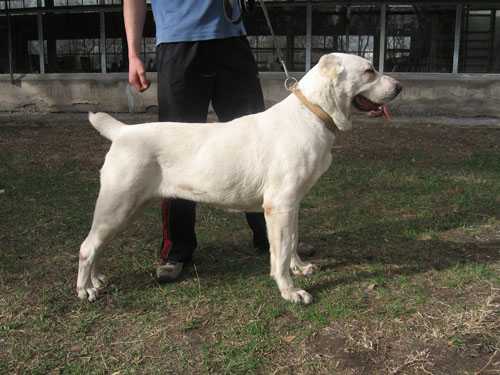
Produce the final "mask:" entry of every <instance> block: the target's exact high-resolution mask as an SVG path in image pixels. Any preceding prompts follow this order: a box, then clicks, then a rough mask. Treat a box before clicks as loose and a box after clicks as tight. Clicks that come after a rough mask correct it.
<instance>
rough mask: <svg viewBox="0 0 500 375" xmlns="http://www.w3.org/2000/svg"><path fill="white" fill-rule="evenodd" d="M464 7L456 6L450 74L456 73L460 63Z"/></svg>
mask: <svg viewBox="0 0 500 375" xmlns="http://www.w3.org/2000/svg"><path fill="white" fill-rule="evenodd" d="M463 8H464V6H463V5H462V4H460V5H457V10H456V15H455V44H454V46H453V69H452V73H453V74H457V73H458V65H459V62H460V39H461V37H462V18H463V17H462V14H463Z"/></svg>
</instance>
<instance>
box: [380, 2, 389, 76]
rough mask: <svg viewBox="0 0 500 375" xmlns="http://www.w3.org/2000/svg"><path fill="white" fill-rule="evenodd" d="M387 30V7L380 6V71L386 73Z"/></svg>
mask: <svg viewBox="0 0 500 375" xmlns="http://www.w3.org/2000/svg"><path fill="white" fill-rule="evenodd" d="M386 29H387V5H385V4H382V5H381V6H380V43H379V56H378V70H379V72H381V73H383V72H384V63H385V39H386Z"/></svg>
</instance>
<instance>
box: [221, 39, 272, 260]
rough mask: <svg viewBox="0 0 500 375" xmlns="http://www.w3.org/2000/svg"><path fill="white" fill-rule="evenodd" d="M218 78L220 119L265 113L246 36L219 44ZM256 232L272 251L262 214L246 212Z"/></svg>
mask: <svg viewBox="0 0 500 375" xmlns="http://www.w3.org/2000/svg"><path fill="white" fill-rule="evenodd" d="M216 48H217V54H216V72H217V75H216V81H215V92H214V96H213V99H212V104H213V107H214V110H215V112H216V113H217V116H218V117H219V119H220V121H230V120H233V119H235V118H237V117H241V116H244V115H249V114H252V113H257V112H262V111H263V110H264V109H265V108H264V97H263V95H262V88H261V86H260V81H259V76H258V69H257V65H256V63H255V59H254V57H253V54H252V50H251V49H250V45H249V44H248V41H247V39H246V38H245V37H241V38H228V39H221V40H218V41H217V44H216ZM246 218H247V222H248V225H249V226H250V228H251V229H252V232H253V244H254V247H255V248H256V249H257V250H259V251H260V252H268V251H269V242H268V239H267V231H266V223H265V219H264V214H263V213H260V212H259V213H257V212H249V213H246Z"/></svg>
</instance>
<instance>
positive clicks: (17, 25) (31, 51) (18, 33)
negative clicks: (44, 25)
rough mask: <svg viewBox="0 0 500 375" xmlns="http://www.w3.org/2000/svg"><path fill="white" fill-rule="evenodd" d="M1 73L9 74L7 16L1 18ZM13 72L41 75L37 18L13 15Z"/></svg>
mask: <svg viewBox="0 0 500 375" xmlns="http://www.w3.org/2000/svg"><path fill="white" fill-rule="evenodd" d="M0 19H1V21H0V36H1V40H0V49H1V50H2V52H1V53H0V73H9V55H8V31H7V16H4V17H0ZM10 24H11V38H12V71H13V72H14V73H40V48H39V46H38V29H37V22H36V16H32V15H30V16H24V15H11V16H10Z"/></svg>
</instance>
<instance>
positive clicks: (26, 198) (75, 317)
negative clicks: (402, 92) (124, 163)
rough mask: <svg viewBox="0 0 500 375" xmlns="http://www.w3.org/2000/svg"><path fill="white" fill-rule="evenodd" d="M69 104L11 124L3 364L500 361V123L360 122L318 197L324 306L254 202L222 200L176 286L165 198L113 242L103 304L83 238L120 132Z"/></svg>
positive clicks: (98, 367)
mask: <svg viewBox="0 0 500 375" xmlns="http://www.w3.org/2000/svg"><path fill="white" fill-rule="evenodd" d="M55 118H56V121H55V122H56V123H55V124H54V123H53V122H54V121H52V120H51V122H50V124H49V122H48V121H47V122H45V120H43V119H42V120H37V121H38V122H36V121H35V123H36V124H38V125H37V126H34V125H33V123H34V122H33V119H28V120H18V119H17V120H16V119H13V120H11V121H10V122H9V123H6V125H5V126H1V125H0V191H1V190H2V189H3V190H4V191H3V193H0V207H1V210H2V212H1V220H0V373H30V374H46V373H64V374H87V373H96V374H99V373H115V374H132V373H159V374H165V373H176V374H178V373H218V374H219V373H220V374H237V373H266V374H267V373H269V374H285V373H294V374H295V373H299V374H301V373H310V374H317V373H324V374H331V373H335V374H337V373H338V374H352V373H366V374H389V373H393V374H396V373H397V374H412V373H415V374H420V373H424V372H425V371H428V372H430V373H434V374H472V373H474V372H477V371H479V370H480V369H481V368H483V367H484V366H485V365H486V364H488V363H489V364H488V367H487V368H486V369H485V370H484V371H494V370H498V369H499V367H498V366H499V362H498V361H500V358H499V357H500V356H497V354H495V353H498V350H499V348H500V334H499V332H498V324H499V322H500V321H499V317H498V311H499V307H500V301H499V299H500V297H499V289H498V288H499V284H500V273H499V270H500V251H499V245H500V219H499V213H500V210H499V206H500V152H499V151H500V149H499V145H500V142H499V141H500V131H499V130H494V129H473V130H469V129H453V128H442V127H438V126H436V127H433V128H423V127H418V128H413V129H412V128H393V129H387V128H382V129H380V128H376V127H373V126H370V125H365V126H363V127H361V128H360V129H357V130H355V131H353V132H352V133H350V134H346V135H343V136H342V138H341V139H340V140H339V142H338V144H337V148H336V149H335V150H334V159H335V161H334V164H333V165H332V167H331V168H330V170H329V171H328V172H327V173H326V175H325V176H323V178H322V179H321V180H320V182H319V184H318V185H317V186H315V187H314V189H313V190H312V191H311V193H310V194H309V195H308V196H307V198H306V200H305V201H304V202H303V205H302V210H301V224H300V232H301V238H302V241H305V242H308V243H312V244H313V245H314V246H315V248H316V254H315V256H314V257H313V258H314V259H313V261H314V262H316V263H318V264H320V270H319V272H317V273H316V274H314V275H313V276H311V277H310V278H299V279H297V280H296V282H297V284H298V285H300V286H301V287H303V288H305V289H306V290H308V291H310V292H311V293H312V295H313V297H314V299H315V300H314V303H313V305H311V306H307V307H304V306H300V305H293V304H291V303H288V302H285V301H283V300H282V299H281V298H280V296H279V292H278V291H277V288H276V286H275V284H274V282H272V281H271V280H270V278H269V276H268V273H269V265H268V259H267V257H266V256H257V255H255V254H254V251H253V249H252V248H251V246H250V245H251V244H250V235H249V230H248V228H247V227H246V225H245V220H244V218H243V215H239V214H232V213H226V212H223V211H220V210H215V209H212V208H209V207H205V206H201V207H199V210H198V225H197V233H198V240H199V241H198V242H199V244H200V247H199V249H198V250H197V252H196V255H195V263H194V266H193V267H191V268H189V269H188V270H187V272H186V275H185V277H184V278H183V279H182V280H181V281H179V282H178V283H175V284H167V285H158V284H157V283H156V281H155V279H154V277H153V271H154V264H155V261H156V258H157V255H158V247H159V241H160V238H159V237H160V236H159V234H160V217H159V210H158V207H157V205H156V204H152V205H151V206H149V207H148V208H147V209H146V211H145V213H144V214H143V215H141V216H140V217H139V218H138V220H137V221H136V222H135V223H134V224H133V225H132V226H131V227H130V228H129V229H128V230H127V231H126V233H123V234H122V235H121V236H119V237H118V238H117V239H116V240H114V241H113V243H112V244H111V245H110V246H109V247H108V248H107V249H106V250H105V251H104V253H103V259H102V260H103V270H104V271H105V273H106V275H107V276H108V278H109V282H110V285H109V286H108V288H107V290H106V293H105V294H104V295H103V296H102V297H101V298H100V299H99V300H98V301H97V302H96V303H94V304H88V303H82V302H80V301H79V300H78V299H77V298H76V295H75V291H74V289H75V288H74V287H75V281H76V272H77V261H78V248H79V244H80V242H81V241H82V239H83V238H84V236H85V235H86V231H87V230H88V228H89V224H90V220H91V215H92V210H93V204H94V202H95V197H96V194H97V190H98V180H97V178H98V169H99V167H100V164H101V163H102V158H103V156H104V153H105V151H106V149H107V147H108V146H107V144H106V143H105V141H103V140H102V139H101V138H99V136H98V135H97V134H95V133H94V132H93V131H92V130H91V129H89V128H88V127H87V126H86V125H85V123H84V121H83V120H82V119H81V118H79V117H75V120H74V122H75V123H74V124H72V125H66V124H65V123H57V116H55ZM484 373H488V372H484ZM490 373H494V372H490Z"/></svg>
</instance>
